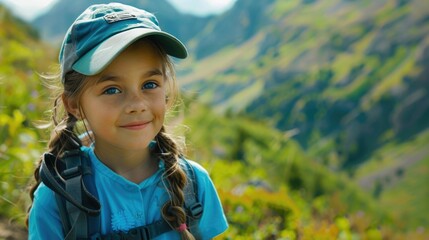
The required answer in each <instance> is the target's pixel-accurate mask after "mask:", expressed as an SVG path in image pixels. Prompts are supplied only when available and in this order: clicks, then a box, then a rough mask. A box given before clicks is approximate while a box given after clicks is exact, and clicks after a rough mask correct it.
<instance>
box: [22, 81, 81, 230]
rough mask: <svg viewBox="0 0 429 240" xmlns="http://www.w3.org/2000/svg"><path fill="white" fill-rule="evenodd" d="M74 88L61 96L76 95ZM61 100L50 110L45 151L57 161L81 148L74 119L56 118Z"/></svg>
mask: <svg viewBox="0 0 429 240" xmlns="http://www.w3.org/2000/svg"><path fill="white" fill-rule="evenodd" d="M72 74H74V73H72ZM69 76H70V77H73V78H74V79H76V80H83V77H82V75H80V76H79V75H76V74H74V76H72V75H71V74H70V75H69ZM79 85H80V83H79ZM75 86H78V84H73V86H71V85H66V86H65V91H64V93H63V94H64V95H67V96H66V97H72V95H75V94H77V91H76V89H77V88H74V87H75ZM70 88H71V89H72V91H67V89H70ZM61 100H62V94H61V95H60V96H57V97H56V98H55V100H54V107H53V110H52V117H51V120H52V123H53V125H54V130H53V133H52V135H51V138H50V140H49V142H48V150H47V151H48V152H49V153H52V154H53V155H54V156H57V159H59V158H60V157H61V156H62V155H63V153H64V152H65V151H68V150H73V149H76V148H80V146H82V143H81V140H80V139H79V137H78V136H77V134H76V133H75V127H76V123H77V119H76V117H75V116H73V115H72V114H70V113H68V112H64V113H63V114H61V115H62V116H61V117H60V118H58V117H59V116H58V115H59V113H58V109H59V107H60V105H62V104H61V103H62V101H61ZM58 120H59V121H58ZM42 161H43V156H41V157H40V159H39V160H38V163H37V164H36V168H35V170H34V179H35V183H34V184H33V185H32V186H30V190H29V194H30V198H31V202H33V200H34V193H35V191H36V189H37V188H38V187H39V185H40V183H41V179H40V175H39V171H40V167H41V163H42ZM31 207H32V204H31V205H30V206H29V208H28V212H30V209H31ZM28 218H29V216H28V214H27V219H26V225H27V227H28V224H29V223H28Z"/></svg>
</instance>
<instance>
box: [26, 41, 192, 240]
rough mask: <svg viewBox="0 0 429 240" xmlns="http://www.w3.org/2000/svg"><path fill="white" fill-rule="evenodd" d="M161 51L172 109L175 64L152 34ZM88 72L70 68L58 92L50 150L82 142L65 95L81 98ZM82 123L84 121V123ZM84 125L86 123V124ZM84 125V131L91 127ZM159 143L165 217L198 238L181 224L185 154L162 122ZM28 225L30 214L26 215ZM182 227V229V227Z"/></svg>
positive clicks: (57, 153) (175, 94) (186, 234)
mask: <svg viewBox="0 0 429 240" xmlns="http://www.w3.org/2000/svg"><path fill="white" fill-rule="evenodd" d="M144 41H148V42H149V43H150V44H151V45H152V46H153V47H155V49H156V50H157V51H158V53H159V56H161V58H162V60H163V62H164V66H163V71H164V76H166V77H165V81H167V82H168V84H167V85H168V89H167V90H168V92H167V100H166V101H167V106H168V108H169V109H171V108H173V107H175V105H176V104H177V102H178V88H177V84H176V79H175V71H174V64H173V62H172V60H171V59H170V57H169V56H168V55H167V54H166V53H165V51H164V50H163V49H162V48H161V47H160V46H159V45H158V44H157V43H156V42H155V41H153V40H151V39H150V38H145V39H144ZM85 78H86V77H85V76H84V75H82V74H80V73H77V72H74V71H72V72H69V73H68V74H66V77H65V81H64V84H63V89H62V92H61V93H59V94H58V95H57V96H56V98H55V100H54V107H53V110H52V116H51V122H52V124H53V126H54V129H53V131H52V134H51V138H50V140H49V142H48V149H47V151H48V152H50V153H52V154H54V155H55V156H57V158H58V159H59V158H61V156H62V155H63V154H64V152H65V151H68V150H72V149H76V148H79V147H80V146H82V142H81V140H80V139H79V137H78V134H79V129H78V128H79V127H78V126H79V124H78V123H79V121H78V119H76V117H75V116H73V115H72V114H70V113H68V112H67V111H65V108H64V105H63V101H62V99H67V100H73V101H77V102H78V100H79V99H80V97H81V95H82V93H83V92H84V90H85V89H86V88H87V87H88V85H89V84H93V83H88V81H85ZM81 125H82V124H81ZM83 125H84V124H83ZM84 127H85V131H88V129H87V128H86V126H84ZM155 141H156V142H157V147H155V148H153V149H152V150H151V154H152V155H154V156H157V157H158V158H160V159H162V160H163V161H164V163H165V173H164V174H163V181H166V183H167V184H165V185H166V186H167V189H166V190H167V191H168V193H169V196H170V199H169V201H167V202H166V203H165V204H164V206H163V208H162V209H161V214H162V217H163V218H164V219H165V220H166V221H167V222H168V224H169V225H170V226H171V227H172V228H173V229H176V230H177V231H178V232H179V233H180V236H181V238H182V239H192V240H193V239H195V238H194V236H193V235H192V234H191V233H190V232H189V231H188V230H187V229H186V230H183V229H181V228H179V227H180V226H181V225H182V224H186V217H187V216H186V212H185V210H184V209H183V205H184V193H183V188H184V187H185V185H186V181H187V179H186V174H185V173H184V171H183V170H182V168H181V167H180V166H179V163H178V159H179V157H180V156H181V155H182V154H183V151H182V148H181V147H180V145H179V144H178V143H177V142H176V141H175V140H174V138H173V137H172V136H171V135H170V134H168V133H167V131H166V127H165V126H163V127H162V128H161V131H160V132H159V133H158V134H157V136H156V137H155ZM41 161H42V159H40V160H39V162H38V164H37V166H36V169H35V171H34V178H35V183H34V185H32V186H31V189H30V197H31V200H32V201H33V199H34V192H35V191H36V189H37V187H38V186H39V185H40V182H41V179H40V176H39V169H40V165H41ZM30 209H31V206H30V208H29V210H30ZM27 226H28V216H27ZM179 229H180V231H179Z"/></svg>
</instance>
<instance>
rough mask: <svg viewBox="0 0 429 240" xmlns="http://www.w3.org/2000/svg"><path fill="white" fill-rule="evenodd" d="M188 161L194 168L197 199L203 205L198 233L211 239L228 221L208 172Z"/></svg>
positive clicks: (223, 229) (222, 229) (220, 231)
mask: <svg viewBox="0 0 429 240" xmlns="http://www.w3.org/2000/svg"><path fill="white" fill-rule="evenodd" d="M189 162H190V163H191V164H192V166H193V167H194V170H195V175H196V177H197V182H198V199H199V200H200V201H201V204H202V205H203V214H202V217H201V219H200V222H199V233H200V235H201V237H202V239H212V238H214V237H216V236H217V235H219V234H221V233H223V232H224V231H225V230H226V229H227V228H228V222H227V220H226V217H225V213H224V211H223V208H222V204H221V202H220V199H219V196H218V194H217V191H216V188H215V186H214V184H213V182H212V180H211V179H210V176H209V174H208V172H207V171H206V170H205V169H204V168H203V167H202V166H201V165H199V164H198V163H195V162H193V161H189Z"/></svg>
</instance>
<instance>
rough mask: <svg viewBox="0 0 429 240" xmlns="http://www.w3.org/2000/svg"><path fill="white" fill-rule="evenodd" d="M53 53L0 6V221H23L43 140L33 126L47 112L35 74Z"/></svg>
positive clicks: (44, 137) (35, 34)
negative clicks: (3, 219) (4, 218)
mask: <svg viewBox="0 0 429 240" xmlns="http://www.w3.org/2000/svg"><path fill="white" fill-rule="evenodd" d="M53 52H54V51H53V50H52V49H51V48H49V47H47V46H45V45H44V44H42V43H40V41H39V39H38V34H37V32H36V31H35V30H34V29H32V28H31V27H29V26H28V25H27V24H25V23H24V22H22V21H21V20H19V19H17V18H15V17H14V16H12V15H11V14H10V12H9V11H8V10H7V9H5V8H4V7H3V6H1V5H0V218H3V217H10V218H11V219H12V220H14V221H15V220H17V221H18V222H20V223H22V220H23V219H24V217H25V212H24V211H23V210H24V209H26V207H27V206H28V198H27V195H28V194H27V193H26V186H27V184H28V182H29V178H30V176H31V175H32V172H33V162H34V161H36V159H38V158H39V156H40V154H41V151H42V149H43V148H42V143H41V139H46V136H45V135H44V134H43V133H42V132H39V131H37V130H36V128H35V125H34V122H33V121H35V120H37V119H42V116H43V115H44V112H43V111H44V110H47V109H46V105H45V104H46V101H44V100H43V99H44V98H45V97H46V96H47V95H46V92H45V91H44V90H43V86H42V85H41V84H40V82H39V76H38V73H37V72H39V73H42V72H44V71H46V69H47V68H48V66H49V63H51V62H52V58H50V57H51V56H53V55H52V53H53ZM1 237H5V236H0V238H1Z"/></svg>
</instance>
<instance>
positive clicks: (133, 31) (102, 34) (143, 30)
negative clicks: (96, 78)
mask: <svg viewBox="0 0 429 240" xmlns="http://www.w3.org/2000/svg"><path fill="white" fill-rule="evenodd" d="M147 36H150V37H151V38H152V39H154V40H155V41H156V42H157V43H159V44H160V46H161V47H162V48H163V49H164V50H165V52H166V53H167V54H168V55H170V56H173V57H176V58H182V59H183V58H186V57H187V55H188V53H187V50H186V47H185V45H184V44H183V43H182V42H181V41H180V40H178V39H177V38H176V37H174V36H173V35H171V34H169V33H167V32H164V31H162V30H161V28H160V27H159V23H158V20H157V19H156V17H155V16H154V15H153V14H152V13H149V12H147V11H145V10H142V9H138V8H135V7H132V6H128V5H124V4H121V3H109V4H96V5H92V6H90V7H88V8H87V9H86V10H85V11H84V12H83V13H82V14H81V15H80V16H79V17H78V18H77V19H76V20H75V21H74V23H73V24H72V25H71V26H70V28H69V29H68V31H67V33H66V36H65V38H64V41H63V43H62V46H61V50H60V55H59V61H60V64H61V81H62V83H64V81H65V75H66V74H67V73H68V72H69V71H71V70H75V71H77V72H79V73H81V74H84V75H87V76H91V75H95V74H97V73H100V72H101V71H102V70H103V69H104V68H105V67H107V65H109V64H110V63H111V62H112V61H113V59H115V57H116V56H118V55H119V53H121V52H122V51H123V50H124V49H126V48H127V47H128V46H129V45H131V44H132V43H133V42H135V41H137V40H138V39H141V38H143V37H147Z"/></svg>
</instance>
